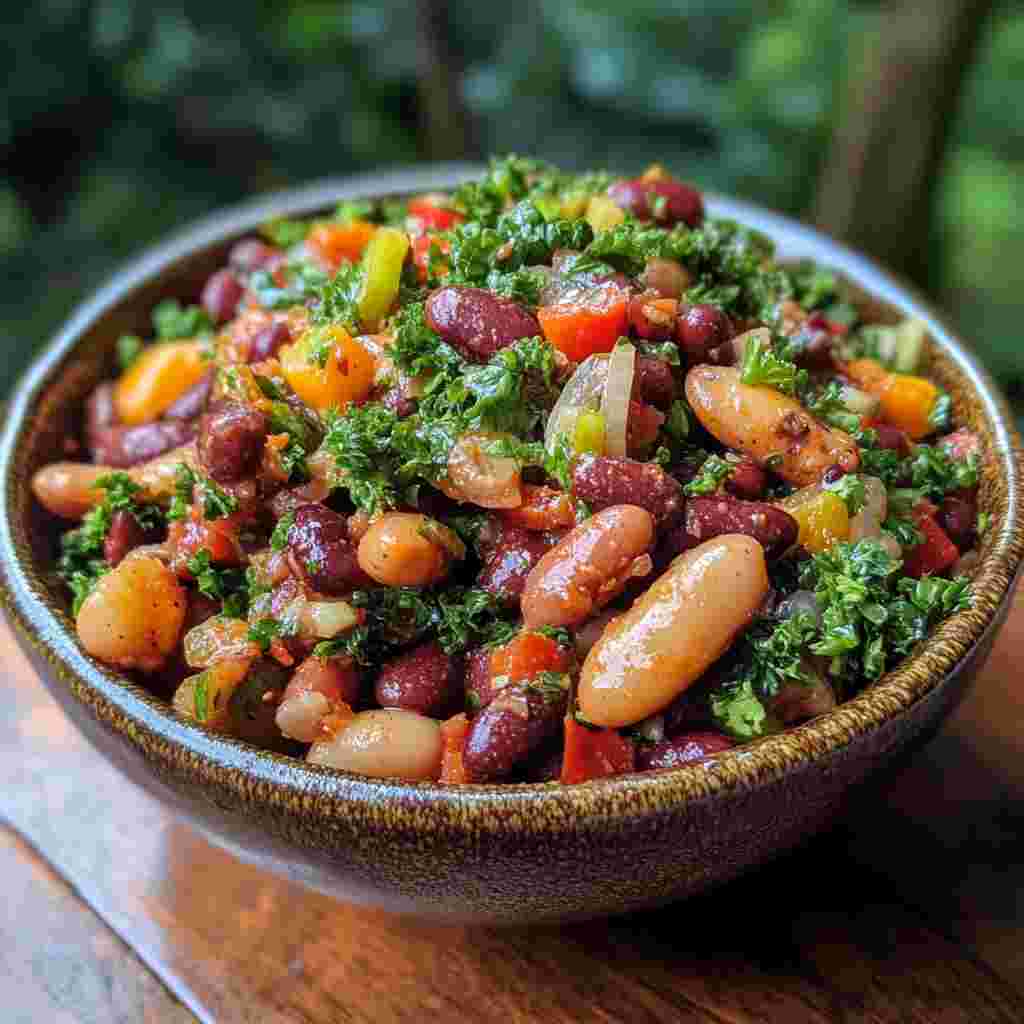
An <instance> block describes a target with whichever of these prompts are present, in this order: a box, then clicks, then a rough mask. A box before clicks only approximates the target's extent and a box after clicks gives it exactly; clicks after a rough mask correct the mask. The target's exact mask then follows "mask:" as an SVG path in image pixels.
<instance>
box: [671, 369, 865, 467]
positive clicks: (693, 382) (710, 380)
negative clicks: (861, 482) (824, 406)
mask: <svg viewBox="0 0 1024 1024" xmlns="http://www.w3.org/2000/svg"><path fill="white" fill-rule="evenodd" d="M686 397H687V398H688V399H689V402H690V406H691V407H692V409H693V411H694V413H695V414H696V416H697V418H698V419H699V420H700V421H701V423H702V424H703V425H704V426H705V427H706V428H707V430H708V431H709V432H710V433H711V434H713V435H714V436H715V437H716V438H717V439H718V440H719V441H721V443H722V444H724V445H726V447H729V448H735V449H737V450H738V451H741V452H743V453H744V454H746V455H749V456H750V457H751V458H752V459H753V460H754V461H755V462H757V463H758V464H759V465H762V466H765V465H767V466H769V467H770V468H771V469H772V470H773V471H774V472H775V473H778V475H779V476H781V477H782V478H783V479H784V480H786V481H788V482H789V483H791V484H794V485H795V486H797V487H803V486H806V485H808V484H813V483H817V482H818V481H819V480H820V479H821V477H822V474H823V473H824V472H825V470H826V469H828V468H829V467H830V466H832V465H838V466H840V467H842V468H843V469H844V470H846V471H847V472H855V471H856V469H857V467H858V466H859V464H860V456H859V453H858V450H857V445H856V443H855V442H854V440H853V438H851V437H850V436H849V435H848V434H845V433H843V431H841V430H836V429H834V428H832V427H828V426H826V425H825V424H824V423H821V422H819V421H818V420H816V419H815V418H814V417H813V416H811V415H810V413H808V412H807V410H806V409H804V407H803V406H802V405H801V404H800V403H799V402H798V401H796V399H794V398H790V397H789V396H788V395H784V394H783V393H782V392H781V391H776V390H775V389H774V388H766V387H751V386H749V385H747V384H744V383H742V381H741V380H740V371H739V370H738V369H737V368H735V367H729V366H696V367H694V368H693V369H692V370H690V372H689V373H688V374H687V375H686Z"/></svg>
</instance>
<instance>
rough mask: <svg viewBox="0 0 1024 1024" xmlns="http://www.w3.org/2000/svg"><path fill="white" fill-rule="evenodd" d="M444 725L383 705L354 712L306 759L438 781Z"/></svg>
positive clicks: (379, 774)
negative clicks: (378, 707)
mask: <svg viewBox="0 0 1024 1024" xmlns="http://www.w3.org/2000/svg"><path fill="white" fill-rule="evenodd" d="M441 753H442V743H441V727H440V725H439V724H438V723H437V722H435V721H434V720H433V719H432V718H427V717H425V716H424V715H418V714H416V713H415V712H413V711H401V710H399V709H398V708H383V709H381V710H377V711H363V712H360V713H359V714H358V715H355V716H353V717H352V718H351V719H350V720H349V721H348V722H346V723H344V724H343V725H342V726H341V728H339V729H338V731H337V732H336V733H335V734H334V735H333V736H332V737H331V738H330V739H324V740H318V741H317V742H316V743H314V744H313V745H312V746H311V747H310V748H309V752H308V753H307V755H306V760H307V761H310V762H311V763H313V764H321V765H326V766H328V767H330V768H339V769H341V770H342V771H347V772H356V773H358V774H360V775H369V776H372V777H375V778H383V779H408V780H412V781H415V780H419V779H436V778H437V777H438V775H440V773H441Z"/></svg>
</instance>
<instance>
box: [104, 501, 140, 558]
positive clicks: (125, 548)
mask: <svg viewBox="0 0 1024 1024" xmlns="http://www.w3.org/2000/svg"><path fill="white" fill-rule="evenodd" d="M145 539H146V533H145V531H144V530H143V529H142V527H141V526H139V521H138V520H137V519H136V518H135V516H133V515H132V514H131V512H129V511H128V510H127V509H123V508H122V509H118V510H117V511H116V512H115V513H114V514H113V515H112V516H111V517H110V529H109V530H107V536H106V537H105V538H104V540H103V557H104V559H106V561H107V564H108V565H112V566H116V565H119V564H120V563H121V561H122V560H123V559H124V556H125V555H127V554H128V552H129V551H131V550H132V548H137V547H138V546H139V545H140V544H141V543H143V541H145Z"/></svg>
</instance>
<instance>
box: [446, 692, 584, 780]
mask: <svg viewBox="0 0 1024 1024" xmlns="http://www.w3.org/2000/svg"><path fill="white" fill-rule="evenodd" d="M567 702H568V691H565V692H563V693H562V694H561V696H559V694H558V693H557V692H555V691H554V690H552V689H544V690H543V691H542V690H540V689H539V688H537V687H536V686H534V685H533V684H532V683H529V682H525V683H514V684H512V685H511V686H506V687H504V688H503V689H502V690H500V691H499V692H498V694H497V695H496V696H495V697H494V699H493V700H492V701H491V702H490V703H489V704H488V705H487V707H485V708H484V709H483V710H482V711H481V712H480V713H479V714H478V715H477V716H476V717H475V718H474V719H473V721H472V723H471V724H470V727H469V733H468V735H467V736H466V746H465V749H464V751H463V754H462V758H463V763H464V764H465V766H466V772H467V774H468V775H469V777H470V780H471V781H473V782H488V781H490V780H491V779H500V778H502V777H504V776H505V775H508V773H509V772H510V771H512V769H513V768H514V767H515V766H516V765H517V764H518V763H519V762H520V761H522V760H523V759H524V758H526V757H528V756H529V755H530V754H531V753H532V752H533V751H535V750H536V749H537V748H538V747H540V746H541V745H542V744H543V743H544V742H545V741H546V740H549V739H551V738H552V737H553V736H555V735H557V733H558V730H559V729H560V728H561V724H562V719H563V717H564V716H565V709H566V704H567Z"/></svg>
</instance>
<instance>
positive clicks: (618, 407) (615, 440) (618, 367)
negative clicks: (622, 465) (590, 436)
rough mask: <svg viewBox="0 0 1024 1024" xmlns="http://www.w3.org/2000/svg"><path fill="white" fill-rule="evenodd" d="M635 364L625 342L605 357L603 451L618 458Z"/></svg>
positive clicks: (622, 452)
mask: <svg viewBox="0 0 1024 1024" xmlns="http://www.w3.org/2000/svg"><path fill="white" fill-rule="evenodd" d="M635 366H636V349H635V348H634V347H633V346H632V345H631V344H629V343H628V342H627V343H626V344H622V345H616V346H615V348H614V349H613V350H612V354H611V358H610V359H609V360H608V380H607V382H606V383H605V386H604V397H603V398H602V399H601V415H602V416H604V424H605V452H606V453H607V454H608V455H612V456H617V457H619V458H624V457H625V455H626V426H627V423H628V422H629V396H630V395H631V394H632V392H633V369H634V367H635Z"/></svg>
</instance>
